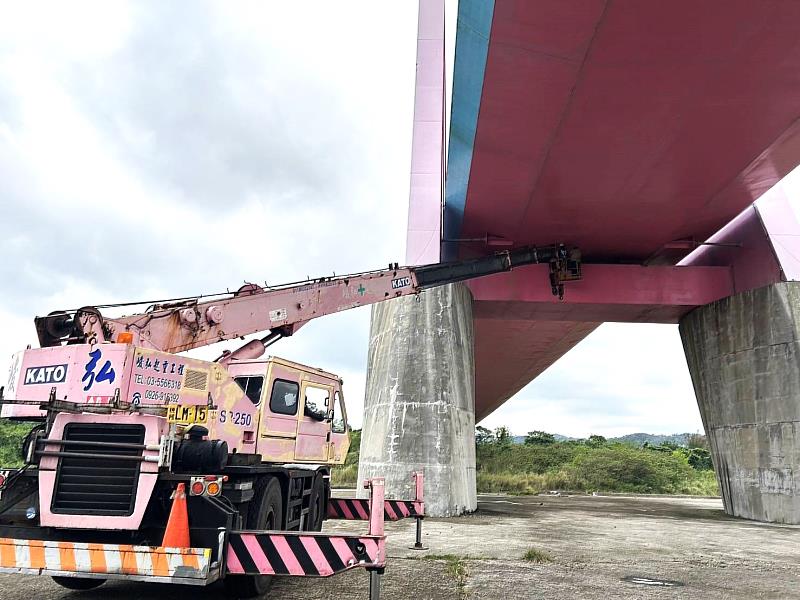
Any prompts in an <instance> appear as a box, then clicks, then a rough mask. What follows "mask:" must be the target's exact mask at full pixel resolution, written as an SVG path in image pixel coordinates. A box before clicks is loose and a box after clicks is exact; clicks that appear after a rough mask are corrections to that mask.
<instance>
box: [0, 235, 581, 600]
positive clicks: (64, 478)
mask: <svg viewBox="0 0 800 600" xmlns="http://www.w3.org/2000/svg"><path fill="white" fill-rule="evenodd" d="M536 263H548V264H549V265H550V282H549V283H550V285H551V287H552V289H553V292H554V293H555V294H557V295H560V294H563V287H562V286H563V283H564V282H565V281H569V280H572V279H577V278H579V277H580V262H579V254H578V253H577V251H575V250H568V249H566V248H565V247H564V246H560V245H555V246H548V247H543V248H522V249H518V250H512V251H506V252H501V253H497V254H494V255H492V256H487V257H482V258H476V259H470V260H464V261H459V262H453V263H443V264H437V265H427V266H422V267H409V268H398V267H397V265H394V266H390V268H388V269H385V270H381V271H373V272H366V273H359V274H355V275H348V276H339V277H323V278H320V279H315V280H309V281H304V282H300V283H295V284H288V285H283V286H278V287H268V288H265V287H260V286H256V285H246V286H244V287H242V288H241V289H239V290H238V291H237V292H235V293H233V294H226V295H222V296H216V297H195V298H185V299H179V300H172V301H170V302H163V303H157V304H152V305H150V306H148V307H147V308H146V310H144V311H143V312H139V313H137V314H132V315H129V316H122V317H115V318H110V317H105V316H104V315H102V314H101V312H100V310H99V309H100V308H108V307H103V306H101V307H84V308H81V309H78V310H73V311H58V312H54V313H51V314H50V315H48V316H46V317H37V318H36V319H35V324H36V330H37V334H38V338H39V342H40V345H41V347H40V348H29V349H27V350H23V351H21V352H19V353H17V354H15V355H14V357H13V359H12V366H11V373H10V377H9V382H8V386H7V387H6V388H5V389H3V388H0V404H1V405H2V413H1V416H2V417H3V418H7V419H15V420H21V421H34V422H35V425H34V426H33V428H32V429H31V431H30V433H29V434H28V435H27V437H26V438H25V440H24V443H23V448H22V453H23V456H24V466H22V467H21V468H18V469H8V470H4V471H2V472H0V480H1V481H0V572H5V573H21V574H32V575H49V576H52V577H53V579H54V580H55V581H56V582H57V583H59V584H61V585H63V586H65V587H67V588H70V589H80V590H85V589H90V588H93V587H96V586H99V585H101V584H102V583H103V582H104V581H105V580H107V579H132V580H139V581H154V582H172V583H181V584H194V585H208V584H211V583H212V582H214V581H217V580H220V579H222V580H224V584H225V587H226V589H227V590H228V591H229V592H230V593H231V594H232V595H233V596H235V597H256V596H263V595H265V594H266V592H267V590H268V588H269V586H270V584H271V582H272V578H273V577H275V576H315V577H320V576H322V577H324V576H330V575H334V574H336V573H339V572H342V571H345V570H347V569H351V568H365V569H367V570H369V571H370V573H371V576H370V594H371V597H372V598H377V597H378V594H379V575H380V574H381V573H382V572H383V569H384V567H385V563H386V553H385V536H384V531H383V522H384V518H389V519H392V520H394V519H398V518H402V517H414V518H417V519H418V531H419V522H420V521H419V519H421V518H422V516H423V511H424V504H423V502H422V477H421V474H420V475H418V476H417V477H418V478H417V485H416V490H417V494H416V497H415V498H413V499H409V500H385V499H384V498H383V481H382V480H381V479H374V480H371V481H369V482H367V486H368V487H369V488H370V499H369V500H357V499H332V498H331V494H330V471H331V468H332V467H334V466H335V465H340V464H342V463H343V462H344V460H345V456H346V454H347V450H348V446H349V443H350V442H349V429H348V425H347V411H346V407H345V402H344V395H343V390H342V381H341V379H339V377H337V376H336V375H334V374H332V373H328V372H326V371H323V370H321V369H316V368H311V367H307V366H304V365H301V364H298V363H295V362H291V361H288V360H283V359H280V358H273V357H270V358H267V359H262V358H261V357H262V356H263V354H264V352H265V348H266V347H267V346H268V345H270V344H271V343H273V342H275V341H276V340H278V339H279V338H281V337H283V336H287V335H292V334H293V333H294V332H295V331H297V329H298V328H299V327H301V326H302V325H303V324H304V323H306V322H307V321H309V320H311V319H313V318H316V317H320V316H323V315H326V314H330V313H334V312H338V311H341V310H346V309H350V308H355V307H358V306H364V305H367V304H373V303H376V302H381V301H383V300H388V299H391V298H396V297H399V296H405V295H409V294H417V293H419V292H420V291H421V290H423V289H426V288H429V287H434V286H438V285H443V284H446V283H451V282H456V281H463V280H466V279H470V278H473V277H480V276H483V275H489V274H492V273H499V272H503V271H508V270H510V269H512V268H514V267H517V266H522V265H528V264H536ZM131 306H135V305H133V304H132V305H131ZM117 308H118V307H117ZM258 332H267V333H266V335H265V337H262V338H260V339H254V340H253V341H250V342H248V343H246V344H244V345H243V346H241V347H240V348H238V349H237V350H235V351H234V352H225V353H223V355H222V356H220V357H219V358H218V359H217V360H216V361H213V362H208V361H204V360H199V359H195V358H190V357H188V356H185V355H183V354H180V353H181V352H184V351H187V350H191V349H193V348H199V347H202V346H206V345H209V344H213V343H216V342H221V341H225V340H233V339H235V338H242V337H243V336H245V335H249V334H253V333H258ZM327 518H344V519H359V520H365V521H368V524H369V525H368V530H367V532H366V533H364V534H363V535H357V534H353V535H350V534H347V535H345V534H341V535H340V534H327V533H322V532H321V530H322V525H323V522H324V521H325V519H327Z"/></svg>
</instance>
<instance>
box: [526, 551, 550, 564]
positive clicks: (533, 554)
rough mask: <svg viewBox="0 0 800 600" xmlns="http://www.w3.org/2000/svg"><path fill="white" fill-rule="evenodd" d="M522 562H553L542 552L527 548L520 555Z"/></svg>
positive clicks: (548, 555)
mask: <svg viewBox="0 0 800 600" xmlns="http://www.w3.org/2000/svg"><path fill="white" fill-rule="evenodd" d="M522 560H527V561H528V562H534V563H545V562H553V557H552V556H550V554H548V553H547V552H545V551H544V550H537V549H536V548H528V550H527V551H526V552H525V554H523V555H522Z"/></svg>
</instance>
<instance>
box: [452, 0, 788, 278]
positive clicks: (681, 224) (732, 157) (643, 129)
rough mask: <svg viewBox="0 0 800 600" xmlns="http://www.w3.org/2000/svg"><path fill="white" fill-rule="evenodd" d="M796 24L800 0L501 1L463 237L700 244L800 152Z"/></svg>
mask: <svg viewBox="0 0 800 600" xmlns="http://www.w3.org/2000/svg"><path fill="white" fill-rule="evenodd" d="M798 22H800V2H776V1H764V2H753V1H752V0H708V1H704V2H695V1H692V0H674V1H671V2H641V1H638V0H618V1H615V2H606V1H605V0H531V1H529V2H520V1H517V0H496V2H495V10H494V19H493V25H492V32H491V39H490V44H489V51H488V59H487V63H486V72H485V77H484V85H483V92H482V97H481V104H480V115H479V119H478V124H477V134H476V137H475V143H474V151H473V155H472V166H471V171H470V173H469V184H468V187H467V195H466V202H465V208H464V217H463V225H462V229H461V231H460V232H457V233H458V237H460V238H477V237H480V236H482V235H484V234H486V233H492V234H496V235H502V236H504V237H506V238H507V239H511V240H513V241H514V242H516V243H517V244H531V243H538V244H541V243H547V242H552V241H560V242H565V243H571V244H575V245H577V246H580V247H581V249H582V250H583V251H584V255H585V256H587V257H588V258H590V259H594V260H609V261H610V260H619V259H624V260H631V261H644V260H646V259H648V258H649V257H652V256H653V255H654V254H656V253H659V252H661V251H662V250H663V248H664V246H665V245H666V244H668V243H669V242H670V241H672V240H676V239H683V238H694V239H695V240H698V241H702V240H704V239H706V238H707V237H708V236H709V235H710V234H711V233H713V232H714V231H715V230H717V229H718V228H719V227H721V226H722V225H723V224H725V223H726V222H728V221H729V220H730V219H731V218H733V217H734V216H735V215H736V214H738V213H739V212H740V211H741V210H742V209H743V208H744V207H745V206H746V205H747V204H749V203H750V202H752V201H754V200H755V199H756V198H757V197H758V196H759V195H760V194H761V193H763V192H764V191H766V190H767V189H768V188H769V187H770V186H772V185H774V184H775V183H776V182H777V181H778V180H779V179H780V177H782V176H784V175H786V174H787V173H788V172H789V171H790V170H791V169H792V168H793V167H794V166H795V165H797V164H798V160H800V149H799V148H798V139H797V130H798V118H800V78H798V77H797V76H796V73H797V70H798V66H799V65H800V44H798V43H797V23H798ZM456 86H458V82H456ZM454 118H455V115H454ZM471 250H479V249H478V248H462V252H465V251H466V252H469V251H471ZM684 252H685V251H684ZM681 256H682V255H681V254H678V255H677V256H675V255H674V254H671V253H666V256H659V258H660V259H663V260H662V262H668V261H672V262H673V263H674V262H675V261H676V260H677V259H679V258H680V257H681Z"/></svg>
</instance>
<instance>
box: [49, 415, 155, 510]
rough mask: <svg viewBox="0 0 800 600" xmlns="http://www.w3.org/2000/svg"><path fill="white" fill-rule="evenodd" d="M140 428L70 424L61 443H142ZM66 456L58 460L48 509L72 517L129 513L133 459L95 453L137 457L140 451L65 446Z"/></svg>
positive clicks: (133, 485)
mask: <svg viewBox="0 0 800 600" xmlns="http://www.w3.org/2000/svg"><path fill="white" fill-rule="evenodd" d="M144 434H145V429H144V425H111V424H106V423H70V424H68V425H67V426H66V427H65V428H64V440H66V441H79V442H108V443H111V444H143V443H144ZM64 450H65V451H67V452H69V453H70V454H86V455H94V456H87V457H86V458H83V457H71V456H70V457H67V456H62V457H61V458H59V461H58V471H57V473H56V483H55V490H54V491H53V503H52V507H51V510H52V511H53V512H54V513H60V514H73V515H118V516H128V515H131V514H133V508H134V503H135V502H136V486H137V484H138V481H139V465H140V463H139V462H138V461H135V460H125V459H122V460H120V459H114V458H97V457H96V455H97V454H106V455H109V454H111V455H117V456H141V455H142V450H140V449H132V448H119V447H114V446H113V445H111V446H103V447H97V446H91V445H87V446H81V445H80V444H75V445H68V446H65V447H64Z"/></svg>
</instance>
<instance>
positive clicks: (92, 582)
mask: <svg viewBox="0 0 800 600" xmlns="http://www.w3.org/2000/svg"><path fill="white" fill-rule="evenodd" d="M53 581H55V582H56V583H57V584H58V585H60V586H61V587H65V588H67V589H68V590H78V591H85V590H93V589H94V588H96V587H100V586H101V585H103V584H104V583H105V582H106V580H105V579H86V578H81V577H58V576H54V577H53Z"/></svg>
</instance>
